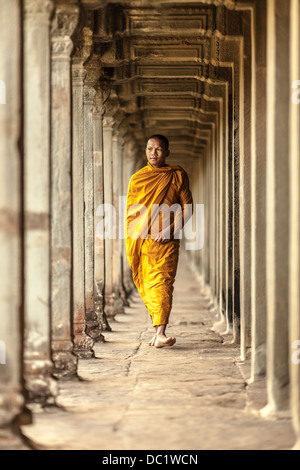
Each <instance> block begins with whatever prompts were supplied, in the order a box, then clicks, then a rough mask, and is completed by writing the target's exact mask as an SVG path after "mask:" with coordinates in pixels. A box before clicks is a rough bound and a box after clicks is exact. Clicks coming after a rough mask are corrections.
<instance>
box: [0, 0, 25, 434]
mask: <svg viewBox="0 0 300 470" xmlns="http://www.w3.org/2000/svg"><path fill="white" fill-rule="evenodd" d="M20 33H21V20H20V2H19V1H18V0H13V1H12V0H4V1H2V2H1V3H0V78H1V80H2V82H1V83H2V86H3V89H4V90H5V93H4V95H3V99H2V100H1V103H0V259H1V271H2V273H1V276H0V311H1V314H0V428H5V427H6V426H7V425H9V424H11V423H12V422H13V420H14V419H15V418H16V416H17V415H18V414H19V413H20V411H21V409H22V405H23V396H22V385H21V383H22V379H21V364H22V338H21V325H20V323H21V318H20V312H22V311H23V305H22V302H23V287H22V286H23V277H22V239H21V198H22V195H21V190H22V189H21V171H22V168H21V155H20V150H19V148H20V147H19V140H20V137H21V71H20V55H21V37H20ZM8 130H9V131H8ZM0 436H1V431H0Z"/></svg>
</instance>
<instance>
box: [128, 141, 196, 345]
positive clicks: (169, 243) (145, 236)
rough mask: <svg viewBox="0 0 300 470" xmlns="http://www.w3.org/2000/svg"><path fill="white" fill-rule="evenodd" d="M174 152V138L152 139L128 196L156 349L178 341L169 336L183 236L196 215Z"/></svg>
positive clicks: (134, 262) (131, 244) (132, 240)
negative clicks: (171, 162)
mask: <svg viewBox="0 0 300 470" xmlns="http://www.w3.org/2000/svg"><path fill="white" fill-rule="evenodd" d="M169 154H170V152H169V141H168V139H167V138H166V137H165V136H163V135H153V136H151V137H150V138H149V140H148V142H147V146H146V156H147V160H148V163H147V166H145V167H144V168H142V169H141V170H139V171H138V172H137V173H135V174H134V175H133V176H132V177H131V179H130V182H129V187H128V194H127V213H126V234H125V235H126V236H125V239H126V253H127V258H128V261H129V265H130V268H131V270H132V273H133V281H134V283H135V285H136V287H137V289H138V291H139V293H140V295H141V298H142V299H143V301H144V304H145V306H146V308H147V310H148V312H149V314H150V315H151V318H152V323H153V326H154V328H155V335H154V336H153V338H152V339H151V341H150V342H149V345H150V346H154V347H156V348H162V347H167V346H173V345H174V344H175V342H176V339H175V338H174V337H168V336H167V335H166V327H167V324H168V322H169V316H170V312H171V308H172V298H173V284H174V281H175V276H176V271H177V264H178V256H179V245H180V240H179V236H178V233H179V232H180V229H181V228H182V227H183V224H184V223H185V222H186V221H187V220H188V219H189V218H190V217H191V215H192V202H193V201H192V195H191V192H190V189H189V180H188V176H187V174H186V172H185V171H184V170H183V168H182V167H181V166H179V165H175V166H170V165H167V164H166V158H167V157H168V156H169ZM174 205H175V206H174ZM171 206H172V208H171V210H170V209H169V208H170V207H171ZM179 209H180V210H179Z"/></svg>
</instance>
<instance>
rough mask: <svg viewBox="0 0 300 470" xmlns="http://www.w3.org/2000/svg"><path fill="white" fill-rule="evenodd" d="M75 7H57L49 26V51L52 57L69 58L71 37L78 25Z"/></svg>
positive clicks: (71, 48) (71, 47)
mask: <svg viewBox="0 0 300 470" xmlns="http://www.w3.org/2000/svg"><path fill="white" fill-rule="evenodd" d="M78 16H79V8H78V7H77V6H76V5H69V6H62V7H57V8H56V10H55V15H54V18H53V20H52V25H51V51H52V55H53V56H54V57H56V58H57V57H70V55H71V52H72V50H73V42H72V40H71V36H72V34H73V33H74V31H75V28H76V26H77V23H78Z"/></svg>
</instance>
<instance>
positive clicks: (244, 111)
mask: <svg viewBox="0 0 300 470" xmlns="http://www.w3.org/2000/svg"><path fill="white" fill-rule="evenodd" d="M242 16H243V17H244V21H243V33H244V34H243V36H244V41H243V46H241V52H242V54H243V58H244V60H243V61H242V63H241V75H240V82H241V83H240V86H241V91H242V94H243V99H241V101H240V113H241V118H242V125H241V126H240V132H241V151H240V163H239V168H240V193H239V211H240V214H239V219H240V221H239V223H240V226H239V233H240V274H241V282H240V306H241V359H242V360H245V359H246V358H247V357H248V353H249V350H250V347H251V301H252V297H251V268H252V266H251V263H252V257H251V234H252V227H251V209H252V207H251V189H252V187H251V178H252V172H251V162H252V158H253V154H254V152H252V149H251V146H252V139H251V137H252V134H251V132H252V123H253V122H252V120H251V117H252V113H253V110H252V105H253V100H252V92H253V83H252V79H253V72H254V57H252V54H253V43H254V38H253V12H252V11H244V12H243V13H242ZM251 33H252V34H251ZM252 67H253V70H252Z"/></svg>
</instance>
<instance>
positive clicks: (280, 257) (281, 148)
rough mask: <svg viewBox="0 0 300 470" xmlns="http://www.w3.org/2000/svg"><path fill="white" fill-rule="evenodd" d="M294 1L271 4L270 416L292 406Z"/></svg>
mask: <svg viewBox="0 0 300 470" xmlns="http://www.w3.org/2000/svg"><path fill="white" fill-rule="evenodd" d="M289 6H290V1H289V0H268V3H267V183H266V194H267V201H266V204H267V206H266V209H267V237H266V246H267V250H266V263H267V265H266V269H267V332H268V334H267V385H268V401H269V406H268V407H267V408H266V410H265V412H268V411H271V412H279V411H283V410H287V409H288V407H289V365H290V364H289V362H290V358H289V338H288V321H289V320H288V312H289V308H290V305H289V296H288V293H289V285H288V281H289V269H288V260H289V210H290V208H289V170H288V164H287V162H288V160H287V159H288V155H289V141H288V136H289V107H290V99H291V96H290V88H289V86H288V84H289V83H290V77H289V66H290V64H289V35H288V31H289V27H290V23H289V13H290V12H289Z"/></svg>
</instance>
